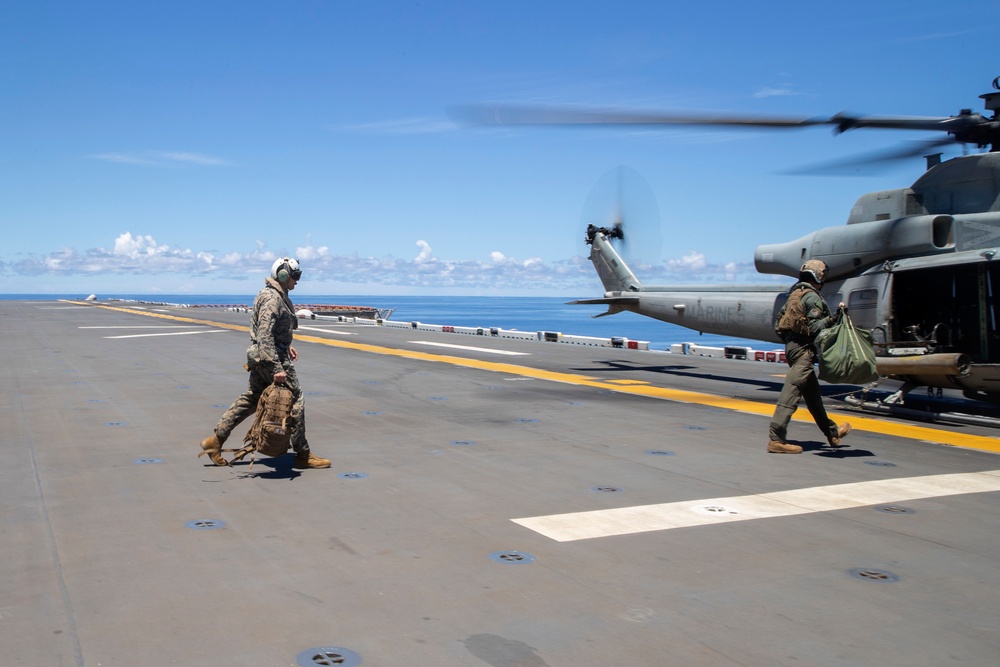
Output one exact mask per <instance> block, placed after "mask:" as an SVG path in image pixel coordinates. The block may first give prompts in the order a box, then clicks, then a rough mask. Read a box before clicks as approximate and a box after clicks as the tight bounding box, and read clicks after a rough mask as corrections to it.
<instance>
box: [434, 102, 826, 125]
mask: <svg viewBox="0 0 1000 667" xmlns="http://www.w3.org/2000/svg"><path fill="white" fill-rule="evenodd" d="M450 115H451V117H452V118H453V119H454V120H456V121H458V122H461V123H464V124H468V125H729V126H737V127H738V126H746V127H790V128H795V127H808V126H811V125H825V124H829V123H831V122H832V121H831V120H829V119H822V118H795V117H780V116H733V115H726V114H718V113H708V112H704V113H702V112H699V113H693V114H669V113H641V112H632V111H616V110H609V109H607V110H602V109H583V108H567V107H543V106H512V105H492V106H490V105H486V106H463V107H454V108H452V109H451V110H450Z"/></svg>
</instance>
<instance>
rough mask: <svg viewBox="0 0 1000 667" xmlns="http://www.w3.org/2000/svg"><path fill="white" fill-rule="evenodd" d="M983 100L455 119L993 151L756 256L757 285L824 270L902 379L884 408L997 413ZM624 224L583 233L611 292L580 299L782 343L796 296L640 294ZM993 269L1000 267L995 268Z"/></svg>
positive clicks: (784, 291)
mask: <svg viewBox="0 0 1000 667" xmlns="http://www.w3.org/2000/svg"><path fill="white" fill-rule="evenodd" d="M993 89H994V91H993V92H990V93H986V94H984V95H980V98H981V99H983V100H984V106H985V109H986V111H988V112H993V115H992V116H989V117H987V116H984V115H982V114H979V113H974V112H973V111H972V110H970V109H963V110H961V111H960V112H959V113H958V114H957V115H954V116H948V117H940V118H936V117H906V116H856V115H849V114H843V113H841V114H837V115H834V116H832V117H829V118H791V117H741V116H736V115H730V116H724V115H717V114H711V115H708V114H667V113H663V114H658V113H657V114H654V113H632V112H623V111H614V110H595V109H579V108H546V107H523V106H522V107H517V106H502V107H465V108H463V109H460V110H458V112H457V113H456V114H455V115H457V116H458V117H459V118H461V119H462V120H464V121H466V122H469V121H471V122H473V123H475V124H479V125H484V124H487V125H572V126H587V125H590V126H608V125H610V126H635V125H640V126H659V125H712V126H732V127H770V128H802V127H809V126H817V125H827V126H833V128H834V131H835V133H841V132H846V131H849V130H855V129H860V128H886V129H903V130H921V131H935V132H944V133H946V136H944V137H940V136H939V137H936V138H934V139H931V140H929V141H924V142H919V143H918V145H916V146H915V147H908V148H906V149H905V150H902V151H892V152H889V153H886V154H882V155H879V156H878V157H876V158H872V160H873V161H883V160H892V159H899V158H906V157H915V156H917V155H920V154H922V153H924V154H926V153H927V152H928V151H933V149H934V148H935V147H939V146H944V145H947V144H951V143H959V144H962V145H963V147H964V146H967V145H973V146H975V147H977V148H979V149H988V151H987V152H979V153H974V154H968V155H963V156H960V157H955V158H952V159H949V160H945V161H941V159H940V153H937V154H930V155H925V158H926V159H927V165H926V166H927V168H926V171H925V172H924V173H923V174H922V175H921V176H920V177H919V178H918V179H917V180H916V181H915V182H914V183H913V184H912V185H911V186H910V187H907V188H898V189H893V190H884V191H880V192H872V193H869V194H865V195H863V196H861V197H860V198H859V199H858V200H857V203H856V204H855V205H854V207H853V208H852V209H851V211H850V213H849V215H848V219H847V223H846V225H842V226H836V227H826V228H823V229H820V230H817V231H814V232H811V233H809V234H806V235H805V236H802V237H801V238H798V239H795V240H793V241H787V242H784V243H776V244H765V245H759V246H757V248H756V250H755V252H754V265H755V267H756V269H757V271H758V272H759V273H761V274H771V275H783V276H789V277H792V278H797V277H798V275H799V269H800V267H801V266H802V264H803V263H804V262H805V261H806V260H809V259H820V260H823V261H824V262H825V263H826V264H827V266H828V267H829V272H828V276H827V281H826V284H825V285H824V287H823V291H822V292H823V295H824V297H825V298H826V300H827V302H828V303H829V304H830V305H831V308H834V309H835V308H836V307H837V304H839V303H841V302H843V303H845V304H846V306H847V309H848V312H849V313H850V316H851V318H852V321H853V322H854V324H855V326H857V327H859V328H864V329H868V330H870V331H871V333H872V340H873V344H874V346H875V349H876V354H877V366H878V373H879V375H880V376H882V377H888V378H892V379H897V380H901V381H902V386H901V388H900V389H899V390H898V391H896V392H895V393H894V394H892V395H891V396H889V397H888V398H886V399H885V400H884V401H882V403H884V404H885V405H887V406H901V405H902V404H903V400H904V397H905V395H906V394H907V393H908V392H909V391H912V390H913V389H914V388H916V387H921V386H926V387H928V388H938V389H939V390H940V389H946V388H947V389H957V390H960V391H961V392H962V393H963V395H964V396H965V397H967V398H971V399H976V400H985V401H989V402H992V403H1000V330H998V327H1000V323H998V321H997V320H998V316H1000V258H998V257H997V255H998V252H1000V113H998V111H997V110H998V109H1000V77H997V78H996V79H994V80H993ZM628 224H629V223H628V222H627V221H625V220H622V219H618V220H615V221H614V223H613V224H611V225H608V226H598V225H594V224H590V225H588V228H587V232H586V237H585V239H584V240H585V242H586V244H587V245H588V246H590V260H591V262H592V263H593V265H594V267H595V269H596V271H597V275H598V277H599V278H600V280H601V283H602V285H603V286H604V289H605V292H604V295H603V296H601V297H598V298H592V299H580V300H577V301H572V302H570V303H573V304H586V305H605V306H607V312H605V313H601V314H600V315H597V317H602V316H605V315H613V314H616V313H620V312H622V311H630V312H633V313H637V314H639V315H644V316H647V317H651V318H654V319H657V320H662V321H664V322H669V323H672V324H676V325H679V326H682V327H686V328H689V329H693V330H695V331H698V332H701V333H713V334H721V335H726V336H732V337H738V338H744V339H751V340H760V341H768V342H773V343H778V342H780V341H779V338H778V336H777V334H776V333H775V331H774V322H775V319H776V317H777V314H778V312H779V311H780V310H781V307H782V306H783V305H784V303H785V301H786V300H787V297H788V287H787V286H784V287H782V286H776V285H774V284H771V285H763V286H721V287H720V286H712V287H707V286H695V287H683V286H667V285H649V284H644V283H643V282H642V281H640V280H639V278H638V277H637V276H636V275H635V273H634V272H633V271H632V269H631V268H629V266H628V264H627V263H626V261H625V260H624V259H623V258H622V256H621V254H619V252H618V250H617V249H616V247H615V246H616V244H620V243H621V242H622V241H624V240H625V239H627V238H628V236H629V228H628ZM995 259H997V260H998V261H994V260H995Z"/></svg>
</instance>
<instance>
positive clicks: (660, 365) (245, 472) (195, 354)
mask: <svg viewBox="0 0 1000 667" xmlns="http://www.w3.org/2000/svg"><path fill="white" fill-rule="evenodd" d="M107 305H108V304H87V305H83V304H76V303H68V302H57V301H33V302H17V301H8V302H0V335H2V337H3V341H4V349H5V351H6V352H7V354H6V355H5V367H6V369H7V371H6V373H5V378H6V381H5V382H4V383H2V385H0V405H2V411H3V414H4V420H3V423H4V428H3V430H2V434H0V445H2V450H0V451H2V453H3V455H4V458H3V460H4V466H3V468H2V469H0V526H2V528H3V544H4V549H3V552H2V553H3V556H4V557H3V558H2V559H0V582H2V584H0V645H2V646H3V655H4V657H3V658H2V659H0V663H2V664H5V665H6V664H10V665H29V666H34V665H77V666H79V665H101V666H112V665H123V666H130V667H131V666H135V665H172V664H176V665H191V666H202V665H204V666H208V665H212V666H215V665H252V666H257V665H260V666H273V665H298V664H306V665H309V664H327V663H324V662H322V660H330V659H332V658H327V657H320V656H321V655H324V652H326V653H328V654H336V655H339V658H338V659H340V660H341V662H339V663H336V662H334V663H333V664H352V663H354V664H363V665H373V666H385V667H396V666H403V665H406V666H408V667H409V666H418V667H423V666H428V667H430V666H434V667H440V666H447V665H456V666H458V665H462V666H483V665H489V666H491V667H562V666H570V665H614V666H618V665H629V666H634V665H643V666H646V665H648V666H657V667H658V666H661V665H724V666H730V665H769V666H770V665H831V666H833V665H837V666H842V665H901V666H902V665H906V666H912V665H995V664H997V656H998V655H1000V513H998V511H997V502H998V500H1000V492H998V489H1000V458H998V457H997V455H996V454H995V453H994V452H995V451H997V449H996V446H997V439H996V437H995V434H994V433H995V432H993V431H990V430H989V429H986V428H982V427H942V426H932V425H927V424H914V423H907V422H900V421H898V420H890V419H878V418H872V417H870V416H864V417H862V416H858V415H854V414H849V413H843V412H839V411H834V412H833V413H832V414H833V416H834V419H836V420H838V421H840V420H842V419H845V418H846V419H849V420H850V421H852V423H853V424H854V426H855V430H854V431H853V432H852V433H851V434H850V436H848V438H847V439H845V444H849V445H850V447H848V448H845V449H842V450H832V449H830V448H828V447H825V446H824V445H825V442H824V440H823V438H822V437H821V436H820V433H819V431H818V430H817V429H816V428H815V426H814V425H812V424H811V423H810V422H809V421H808V415H807V414H801V413H800V417H802V418H803V419H804V421H800V420H797V421H795V422H793V424H792V426H791V429H790V436H791V438H793V439H795V440H797V441H798V442H800V443H801V444H803V445H804V446H805V447H806V451H805V452H804V453H803V454H801V455H797V456H788V455H772V454H767V453H766V451H765V448H766V440H767V438H766V435H767V422H768V420H769V417H770V413H771V410H772V409H773V401H774V399H775V398H776V397H777V392H778V389H779V388H780V383H781V377H780V376H781V374H782V372H783V368H782V367H780V366H778V365H776V364H766V363H757V364H755V363H753V362H733V361H725V360H715V359H700V358H690V357H683V356H678V355H670V354H666V353H663V352H641V351H634V350H620V349H609V348H597V347H581V346H570V345H560V344H555V343H543V342H529V341H517V340H508V339H498V338H492V337H489V336H461V335H457V334H436V333H432V332H416V331H413V330H407V329H390V328H386V327H376V326H367V325H350V324H343V323H330V322H327V321H323V320H315V321H307V322H303V323H302V328H301V329H300V331H299V333H298V334H297V338H298V339H299V340H298V342H297V343H296V346H297V348H298V350H299V353H300V360H299V363H298V364H297V369H298V372H299V376H300V379H301V382H302V385H303V387H304V389H305V391H306V414H307V431H308V435H309V441H310V444H311V446H312V448H313V450H314V451H316V452H317V453H318V454H319V455H321V456H325V457H329V458H331V459H332V460H333V467H332V468H330V469H328V470H306V471H299V470H295V469H293V468H292V467H291V462H292V461H291V456H286V457H283V458H281V459H258V460H257V462H256V463H255V464H254V465H253V467H252V468H251V467H250V465H249V462H245V463H243V464H240V465H236V466H233V467H231V468H217V467H213V466H209V465H206V459H205V458H204V457H203V458H197V453H198V452H199V451H200V448H199V447H198V442H199V441H200V440H201V439H202V438H204V437H206V436H207V435H209V434H210V432H211V429H212V427H213V426H214V424H215V422H216V421H217V420H218V418H219V417H220V416H221V414H222V412H223V411H224V410H225V408H226V407H228V405H229V404H230V402H231V401H232V400H233V399H234V398H235V397H236V396H237V395H238V394H239V393H240V392H241V391H243V390H244V388H245V383H246V376H245V373H244V372H243V370H242V368H241V366H242V364H243V361H244V359H243V355H244V351H245V348H246V342H247V340H246V338H247V335H246V319H247V315H246V313H235V312H225V311H211V310H198V309H172V308H166V307H152V306H149V307H140V306H124V305H121V304H117V305H111V307H104V306H107ZM444 324H446V323H444ZM247 426H249V423H247V424H245V425H244V427H242V428H241V429H239V430H238V431H237V435H236V436H234V440H235V442H234V441H231V444H237V443H238V439H240V438H241V437H242V434H243V432H244V430H245V428H246V427H247ZM314 649H315V651H314ZM338 651H340V653H339V654H337V652H338Z"/></svg>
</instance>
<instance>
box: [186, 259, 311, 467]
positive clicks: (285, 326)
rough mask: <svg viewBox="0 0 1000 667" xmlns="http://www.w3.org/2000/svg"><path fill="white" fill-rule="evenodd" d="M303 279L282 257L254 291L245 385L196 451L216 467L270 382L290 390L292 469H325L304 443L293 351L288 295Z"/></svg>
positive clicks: (295, 262)
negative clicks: (262, 284)
mask: <svg viewBox="0 0 1000 667" xmlns="http://www.w3.org/2000/svg"><path fill="white" fill-rule="evenodd" d="M301 279H302V269H301V267H300V266H299V262H298V260H295V259H293V258H290V257H282V258H281V259H279V260H277V261H275V262H274V264H273V265H272V266H271V275H270V276H268V277H267V278H265V279H264V287H263V288H262V289H261V290H260V292H258V293H257V297H256V298H255V299H254V302H253V311H252V314H251V316H250V347H248V348H247V363H246V366H244V368H246V369H247V370H248V371H249V372H250V386H249V388H248V389H247V390H246V391H245V392H243V394H242V395H241V396H240V397H239V398H237V399H236V401H235V402H234V403H233V404H232V405H231V406H230V407H229V409H228V410H226V412H225V414H223V415H222V419H220V420H219V423H218V424H217V425H216V427H215V431H214V432H213V433H212V435H210V436H209V437H207V438H205V439H204V440H203V441H202V442H201V448H202V449H203V450H204V452H205V453H206V454H208V456H209V458H210V459H211V460H212V462H213V463H214V464H215V465H217V466H228V465H229V462H228V461H226V459H225V458H224V457H223V456H222V445H223V443H224V442H226V440H227V439H228V438H229V436H230V434H232V432H233V429H234V428H236V426H237V425H239V424H240V423H241V422H242V421H243V420H245V419H246V418H247V417H249V416H251V415H254V414H256V412H257V402H258V400H259V399H260V395H261V394H262V393H263V391H264V389H266V388H267V386H268V385H270V384H271V383H272V382H273V383H275V384H284V385H285V386H287V387H288V388H289V389H291V390H292V393H293V395H294V400H295V402H294V403H293V405H292V411H291V417H292V418H293V419H294V420H295V425H294V427H293V428H292V433H291V446H292V449H293V450H294V451H295V463H294V464H293V466H294V467H295V468H329V467H330V460H329V459H323V458H320V457H318V456H316V455H315V454H313V453H312V451H310V449H309V443H308V441H307V440H306V423H305V399H304V397H303V395H302V388H301V387H300V386H299V380H298V376H297V375H296V373H295V366H294V362H295V361H297V360H298V358H299V355H298V352H296V351H295V348H294V347H292V335H293V332H294V330H295V329H296V328H298V326H299V323H298V320H297V319H296V318H295V307H294V306H293V305H292V301H291V299H290V298H289V296H288V293H289V292H290V291H291V290H293V289H295V285H296V284H297V283H298V282H299V280H301Z"/></svg>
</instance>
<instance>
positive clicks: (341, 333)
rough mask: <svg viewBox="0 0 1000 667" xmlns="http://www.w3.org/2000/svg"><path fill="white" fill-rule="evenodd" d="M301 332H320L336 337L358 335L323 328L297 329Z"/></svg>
mask: <svg viewBox="0 0 1000 667" xmlns="http://www.w3.org/2000/svg"><path fill="white" fill-rule="evenodd" d="M299 329H301V330H303V331H322V332H323V333H328V334H337V335H338V336H357V335H358V334H356V333H354V332H352V331H337V330H336V329H324V328H323V327H299Z"/></svg>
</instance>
